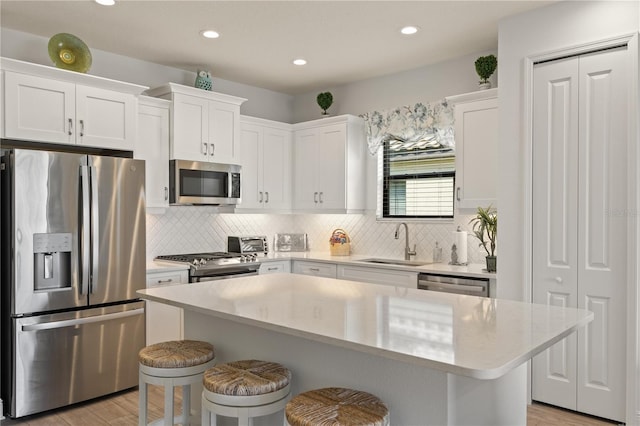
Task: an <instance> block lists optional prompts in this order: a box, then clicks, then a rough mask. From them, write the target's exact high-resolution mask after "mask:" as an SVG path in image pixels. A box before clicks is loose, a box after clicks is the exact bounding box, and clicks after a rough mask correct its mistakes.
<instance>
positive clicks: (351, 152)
mask: <svg viewBox="0 0 640 426" xmlns="http://www.w3.org/2000/svg"><path fill="white" fill-rule="evenodd" d="M293 151H294V160H293V188H294V192H293V194H294V195H293V208H294V210H296V211H315V212H323V213H348V212H353V213H355V212H362V211H363V210H364V208H365V188H366V182H365V152H366V146H365V130H364V121H363V120H362V119H361V118H360V117H356V116H352V115H342V116H337V117H331V118H323V119H320V120H314V121H310V122H305V123H298V124H295V125H294V147H293Z"/></svg>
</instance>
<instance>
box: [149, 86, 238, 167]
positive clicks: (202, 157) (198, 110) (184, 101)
mask: <svg viewBox="0 0 640 426" xmlns="http://www.w3.org/2000/svg"><path fill="white" fill-rule="evenodd" d="M146 93H147V94H148V95H150V96H155V97H160V98H163V99H168V100H170V101H172V105H171V123H172V126H171V143H170V157H171V159H179V160H191V161H208V162H215V163H227V164H237V163H239V162H240V148H239V144H240V105H241V104H242V103H243V102H244V101H246V99H243V98H238V97H236V96H230V95H225V94H222V93H216V92H209V91H206V90H202V89H198V88H195V87H189V86H183V85H180V84H175V83H167V84H165V85H163V86H160V87H156V88H154V89H150V90H148V91H147V92H146Z"/></svg>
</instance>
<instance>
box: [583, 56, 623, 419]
mask: <svg viewBox="0 0 640 426" xmlns="http://www.w3.org/2000/svg"><path fill="white" fill-rule="evenodd" d="M627 57H628V56H627V50H626V48H623V49H617V50H612V51H606V52H601V53H597V54H592V55H587V56H582V57H580V98H581V99H580V118H579V122H580V178H579V182H580V185H579V186H580V193H579V199H580V203H579V205H580V208H579V209H578V212H579V213H578V224H579V226H580V228H579V230H578V270H579V272H578V307H579V308H584V309H588V310H590V311H592V312H593V313H594V314H595V319H594V320H593V321H592V322H591V323H590V324H588V325H587V326H586V328H583V329H581V330H580V331H579V332H578V342H579V344H580V345H581V348H579V350H578V411H582V412H585V413H589V414H594V415H597V416H601V417H605V418H609V419H614V420H618V421H624V419H625V416H624V414H625V398H626V392H625V390H626V389H625V387H626V380H625V365H626V344H625V339H626V333H625V331H626V311H627V310H626V287H627V273H626V267H627V220H628V214H627V211H628V210H627V116H628V108H627V105H628V102H627V97H628V93H627V92H628V87H629V85H628V80H627V73H626V71H627V65H626V63H627Z"/></svg>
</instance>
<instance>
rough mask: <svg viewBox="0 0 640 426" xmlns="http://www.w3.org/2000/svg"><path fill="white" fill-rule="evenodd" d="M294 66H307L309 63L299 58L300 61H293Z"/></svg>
mask: <svg viewBox="0 0 640 426" xmlns="http://www.w3.org/2000/svg"><path fill="white" fill-rule="evenodd" d="M293 64H294V65H306V64H307V61H305V60H304V59H302V58H298V59H294V60H293Z"/></svg>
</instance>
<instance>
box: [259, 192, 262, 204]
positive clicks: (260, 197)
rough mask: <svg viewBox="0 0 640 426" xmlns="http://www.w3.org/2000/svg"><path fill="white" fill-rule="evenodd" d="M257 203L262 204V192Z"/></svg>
mask: <svg viewBox="0 0 640 426" xmlns="http://www.w3.org/2000/svg"><path fill="white" fill-rule="evenodd" d="M258 202H259V203H261V202H262V191H260V201H258Z"/></svg>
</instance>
